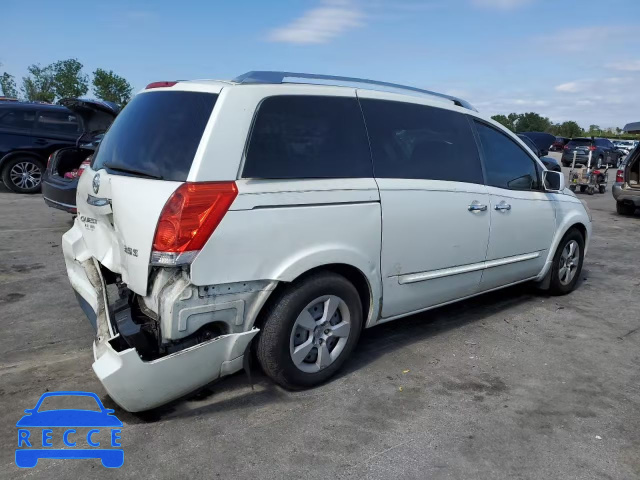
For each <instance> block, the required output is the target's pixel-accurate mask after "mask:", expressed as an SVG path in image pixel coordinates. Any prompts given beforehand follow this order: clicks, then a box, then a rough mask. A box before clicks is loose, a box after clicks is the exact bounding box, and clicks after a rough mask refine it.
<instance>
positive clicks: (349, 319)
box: [256, 272, 362, 389]
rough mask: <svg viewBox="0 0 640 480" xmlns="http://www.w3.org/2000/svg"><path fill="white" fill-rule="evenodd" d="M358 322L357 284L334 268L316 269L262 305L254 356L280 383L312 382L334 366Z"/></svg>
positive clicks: (322, 378) (349, 344) (308, 384)
mask: <svg viewBox="0 0 640 480" xmlns="http://www.w3.org/2000/svg"><path fill="white" fill-rule="evenodd" d="M361 328H362V304H361V303H360V297H359V295H358V291H357V290H356V288H355V287H354V286H353V285H352V284H351V282H349V281H348V280H347V279H346V278H344V277H343V276H341V275H338V274H336V273H332V272H320V273H316V274H313V275H310V276H308V277H306V278H304V279H302V280H300V281H297V282H294V283H292V284H291V285H288V286H287V287H286V288H285V290H284V291H283V292H282V293H281V295H280V296H279V297H278V298H277V299H276V300H275V301H274V302H273V303H272V304H271V305H270V306H269V307H267V311H266V319H265V322H264V325H263V327H262V331H261V332H260V336H259V337H258V345H257V350H256V356H257V358H258V361H259V362H260V365H261V366H262V369H263V370H264V372H265V373H266V374H267V375H268V376H269V377H271V378H272V379H273V380H274V381H275V382H276V383H278V384H280V385H282V386H283V387H285V388H289V389H295V388H306V387H312V386H314V385H317V384H319V383H322V382H324V381H325V380H327V379H328V378H330V377H331V376H333V375H334V374H335V373H336V372H337V371H338V369H339V368H340V367H341V366H342V364H343V363H344V361H345V360H346V359H347V357H348V356H349V354H350V353H351V351H352V350H353V348H354V347H355V344H356V343H357V341H358V337H359V336H360V330H361Z"/></svg>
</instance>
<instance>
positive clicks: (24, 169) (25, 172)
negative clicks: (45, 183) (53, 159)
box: [2, 157, 44, 193]
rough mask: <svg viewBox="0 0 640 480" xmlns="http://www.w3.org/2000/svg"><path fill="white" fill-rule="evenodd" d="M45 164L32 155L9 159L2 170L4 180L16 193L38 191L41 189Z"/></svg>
mask: <svg viewBox="0 0 640 480" xmlns="http://www.w3.org/2000/svg"><path fill="white" fill-rule="evenodd" d="M43 173H44V166H43V165H42V163H40V161H38V160H36V159H34V158H30V157H18V158H14V159H12V160H9V161H8V162H7V163H6V165H5V166H4V168H3V170H2V181H3V182H4V184H5V185H6V186H7V188H9V189H10V190H12V191H14V192H16V193H36V192H39V191H40V184H41V182H42V174H43Z"/></svg>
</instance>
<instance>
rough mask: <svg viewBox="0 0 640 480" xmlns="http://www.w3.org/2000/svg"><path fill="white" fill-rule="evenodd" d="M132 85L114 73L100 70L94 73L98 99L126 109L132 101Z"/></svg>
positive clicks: (94, 85)
mask: <svg viewBox="0 0 640 480" xmlns="http://www.w3.org/2000/svg"><path fill="white" fill-rule="evenodd" d="M131 90H132V88H131V85H130V84H129V82H127V81H126V80H125V79H124V78H122V77H121V76H119V75H116V74H115V73H113V71H111V70H109V71H108V72H107V71H106V70H103V69H101V68H98V69H97V70H96V71H95V72H93V91H94V93H95V94H96V97H98V98H101V99H102V100H107V101H109V102H114V103H116V104H118V105H119V106H120V107H124V106H125V105H126V104H127V103H128V102H129V100H130V99H131Z"/></svg>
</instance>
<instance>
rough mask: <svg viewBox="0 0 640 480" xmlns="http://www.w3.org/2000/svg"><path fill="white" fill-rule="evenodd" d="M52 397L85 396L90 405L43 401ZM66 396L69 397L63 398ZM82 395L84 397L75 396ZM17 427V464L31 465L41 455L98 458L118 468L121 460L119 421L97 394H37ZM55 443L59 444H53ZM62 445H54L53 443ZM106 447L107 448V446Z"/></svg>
mask: <svg viewBox="0 0 640 480" xmlns="http://www.w3.org/2000/svg"><path fill="white" fill-rule="evenodd" d="M52 397H63V398H61V399H60V398H53V400H56V401H57V402H60V401H72V400H74V401H76V403H77V401H78V400H80V401H84V402H87V397H88V400H89V403H90V405H91V406H92V407H93V401H95V404H96V406H95V407H94V408H93V409H79V408H69V409H65V408H57V409H53V410H50V409H46V408H45V407H43V405H42V404H43V402H44V401H45V400H47V399H49V402H50V401H51V400H52ZM64 397H68V398H66V399H65V398H64ZM78 397H84V398H78ZM24 412H25V413H26V415H25V416H24V417H22V418H21V419H20V420H19V421H18V423H17V424H16V427H18V448H17V449H16V465H17V466H18V467H20V468H32V467H35V466H36V464H37V463H38V460H39V459H41V458H56V459H77V458H99V459H100V460H101V462H102V465H103V466H105V467H107V468H119V467H121V466H122V464H123V463H124V451H123V450H122V448H121V444H120V439H121V428H122V422H121V421H120V420H118V417H116V416H115V415H113V412H114V410H111V409H108V408H104V406H103V405H102V402H101V401H100V398H98V396H97V395H96V394H95V393H92V392H49V393H45V394H43V395H42V396H41V397H40V400H38V403H37V404H36V406H35V407H34V408H32V409H27V410H25V411H24ZM55 443H57V444H59V445H54V444H55ZM58 446H60V447H62V448H54V447H58ZM107 447H108V448H107Z"/></svg>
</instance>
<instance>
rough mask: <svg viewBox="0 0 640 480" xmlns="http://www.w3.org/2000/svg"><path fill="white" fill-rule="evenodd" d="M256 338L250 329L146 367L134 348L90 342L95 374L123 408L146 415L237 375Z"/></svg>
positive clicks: (164, 358) (254, 330)
mask: <svg viewBox="0 0 640 480" xmlns="http://www.w3.org/2000/svg"><path fill="white" fill-rule="evenodd" d="M256 333H258V330H257V329H253V330H251V331H249V332H244V333H236V334H230V335H222V336H220V337H216V338H214V339H213V340H209V341H208V342H204V343H200V344H198V345H195V346H193V347H189V348H186V349H184V350H181V351H179V352H176V353H173V354H171V355H167V356H166V357H162V358H159V359H157V360H152V361H150V362H145V361H143V360H142V359H141V358H140V356H139V355H138V353H137V352H136V351H135V349H133V348H129V349H126V350H124V351H122V352H117V351H116V350H115V349H114V348H113V346H112V345H111V343H110V342H108V341H107V342H104V344H102V345H99V344H95V343H94V346H93V352H94V357H95V362H94V363H93V371H94V372H95V373H96V375H97V376H98V378H99V379H100V381H101V382H102V385H103V386H104V388H105V390H106V391H107V393H109V396H110V397H111V398H112V399H113V400H114V401H115V402H116V403H117V404H118V405H120V406H121V407H122V408H124V409H125V410H128V411H130V412H139V411H143V410H149V409H151V408H155V407H158V406H160V405H163V404H165V403H167V402H170V401H171V400H175V399H176V398H180V397H181V396H183V395H186V394H187V393H189V392H192V391H193V390H195V389H197V388H199V387H202V386H204V385H206V384H207V383H209V382H211V381H213V380H215V379H216V378H218V377H222V376H225V375H229V374H231V373H235V372H237V371H238V370H241V369H242V362H243V358H244V356H243V355H244V352H245V350H246V348H247V345H249V342H251V340H252V339H253V337H254V336H255V334H256Z"/></svg>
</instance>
